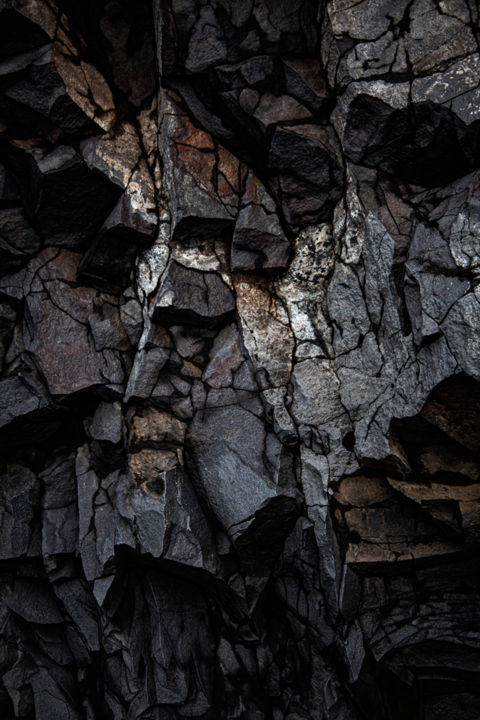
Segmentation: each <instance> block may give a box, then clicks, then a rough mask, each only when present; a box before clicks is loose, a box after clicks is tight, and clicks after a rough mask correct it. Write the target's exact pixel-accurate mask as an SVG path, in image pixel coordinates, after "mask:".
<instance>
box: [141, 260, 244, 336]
mask: <svg viewBox="0 0 480 720" xmlns="http://www.w3.org/2000/svg"><path fill="white" fill-rule="evenodd" d="M234 310H235V302H234V298H233V295H232V292H231V290H230V289H229V287H228V285H226V283H225V282H224V281H223V280H222V278H221V277H220V275H218V273H214V272H207V273H201V272H199V271H198V270H194V269H192V268H187V267H185V266H184V265H181V264H180V263H178V262H176V260H171V261H170V263H169V265H168V266H167V268H166V270H165V274H164V276H163V278H162V281H161V284H160V287H159V291H158V295H157V298H156V301H155V311H154V317H155V319H156V320H157V321H158V322H162V323H172V324H179V323H180V324H188V325H199V326H201V327H207V328H208V327H218V326H221V325H224V324H225V323H227V322H228V321H229V320H230V319H231V318H232V316H233V313H234Z"/></svg>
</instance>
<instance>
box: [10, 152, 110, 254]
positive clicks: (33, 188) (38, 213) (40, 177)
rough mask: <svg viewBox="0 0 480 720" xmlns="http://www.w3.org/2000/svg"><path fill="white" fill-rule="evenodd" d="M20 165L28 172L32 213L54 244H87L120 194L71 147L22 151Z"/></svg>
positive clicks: (28, 203) (27, 199)
mask: <svg viewBox="0 0 480 720" xmlns="http://www.w3.org/2000/svg"><path fill="white" fill-rule="evenodd" d="M16 167H17V169H18V171H20V170H21V171H22V174H23V172H25V173H27V184H26V187H25V204H26V207H27V209H28V212H29V215H30V216H31V217H32V218H34V219H35V221H36V223H38V226H39V227H40V229H41V231H42V233H43V235H44V236H45V238H46V239H47V240H48V242H49V244H52V245H64V246H66V247H70V248H74V247H78V246H82V245H84V243H85V242H86V241H87V240H89V239H90V238H91V237H92V236H93V234H94V233H95V232H96V231H97V230H98V229H99V228H100V226H101V224H102V222H103V221H104V219H105V217H106V216H107V215H108V213H109V211H110V210H111V208H112V206H113V205H114V202H115V199H116V197H117V191H116V190H115V188H114V187H113V186H112V185H111V184H110V183H109V182H107V181H106V180H104V179H103V178H102V177H101V176H100V175H99V174H97V173H94V172H92V171H90V170H89V169H88V167H87V165H86V164H85V163H84V162H83V160H82V159H81V157H80V156H79V155H78V153H76V151H75V150H74V149H73V148H72V147H71V146H65V145H63V146H60V147H58V148H56V149H55V150H53V151H50V152H48V151H46V152H45V151H42V150H40V149H35V150H33V151H32V152H28V153H26V154H25V155H23V153H22V155H21V156H19V157H18V158H17V160H16Z"/></svg>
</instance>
